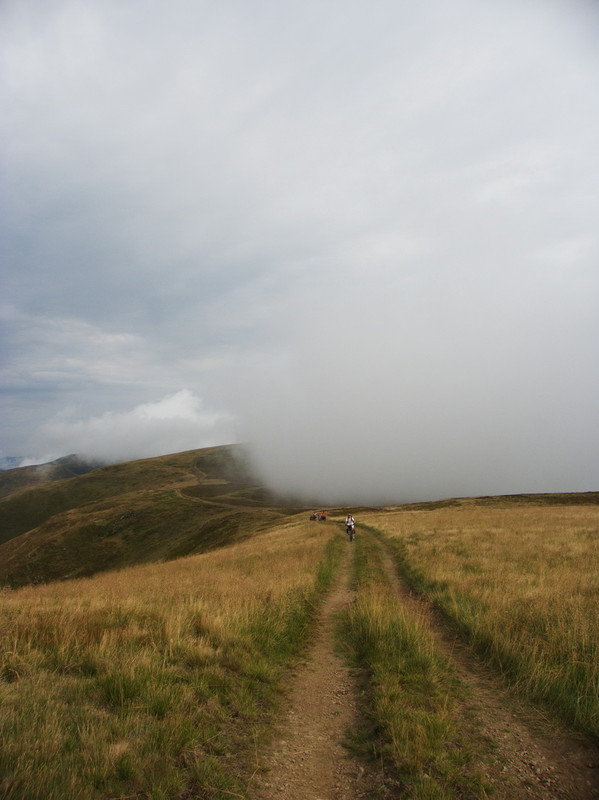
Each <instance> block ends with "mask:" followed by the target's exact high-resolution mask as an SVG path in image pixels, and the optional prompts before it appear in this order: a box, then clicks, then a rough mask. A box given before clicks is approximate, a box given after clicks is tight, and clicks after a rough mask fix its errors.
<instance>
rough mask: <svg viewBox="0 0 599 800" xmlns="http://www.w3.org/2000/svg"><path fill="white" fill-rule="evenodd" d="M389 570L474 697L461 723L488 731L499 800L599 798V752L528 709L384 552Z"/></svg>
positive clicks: (491, 769) (404, 600) (407, 604)
mask: <svg viewBox="0 0 599 800" xmlns="http://www.w3.org/2000/svg"><path fill="white" fill-rule="evenodd" d="M382 551H383V558H384V563H385V567H386V569H387V571H388V574H389V577H390V580H391V581H392V585H393V586H394V587H395V591H396V592H397V594H398V595H399V597H400V598H401V601H402V603H403V604H404V607H406V608H407V609H409V610H410V611H411V613H413V614H414V615H415V616H417V617H418V618H419V619H420V621H421V622H422V623H423V624H425V625H426V626H427V627H428V628H429V630H431V632H432V633H433V634H434V636H435V638H436V640H437V642H438V644H439V646H440V648H441V649H442V650H443V652H444V653H445V654H446V655H447V656H448V657H449V658H450V659H451V661H452V662H453V664H454V665H455V668H456V670H457V672H458V675H459V677H460V679H461V680H462V681H463V682H464V683H465V684H466V685H467V687H468V689H469V692H470V697H469V699H468V701H467V702H466V704H465V707H464V709H463V712H464V714H463V717H462V719H463V721H464V723H465V724H468V722H467V721H468V720H472V722H471V723H470V724H473V725H475V726H476V728H478V729H480V730H482V731H484V734H485V736H486V737H487V738H488V740H489V741H490V742H491V746H492V748H493V749H494V751H495V758H494V761H493V763H491V764H490V765H489V766H488V767H487V768H486V770H485V771H486V773H487V778H488V780H489V782H490V783H491V785H492V786H493V789H494V793H493V797H494V798H496V799H497V800H592V799H594V798H599V751H598V750H597V748H595V747H593V745H592V744H590V743H588V742H585V741H583V740H582V739H578V738H576V737H574V736H572V735H570V734H568V733H567V732H565V731H563V730H561V729H558V727H557V725H555V724H554V723H552V722H550V721H549V720H548V719H547V718H546V717H544V716H543V715H542V714H541V713H540V712H538V711H535V710H534V709H531V708H526V709H525V708H524V707H523V706H522V705H521V704H519V703H518V702H517V701H516V700H515V698H514V697H513V695H511V694H510V692H509V690H508V689H507V688H506V687H505V686H504V685H503V684H502V683H501V681H500V680H499V679H498V678H497V676H495V675H494V674H492V673H491V672H490V671H489V670H487V669H486V668H485V667H484V666H483V665H482V664H481V663H480V662H479V661H478V660H477V659H476V658H475V657H474V656H473V654H472V653H471V651H470V650H469V649H468V648H467V647H466V646H465V645H464V644H463V643H462V642H461V641H460V640H459V639H458V637H457V636H455V635H452V634H451V632H449V631H448V630H447V626H446V625H444V624H443V621H442V619H441V617H440V615H439V614H438V613H436V612H435V610H434V609H433V608H432V606H431V604H430V603H428V602H427V601H426V600H424V599H423V598H421V597H419V596H416V595H414V594H413V593H411V592H410V590H409V588H408V587H407V586H406V585H405V584H403V583H402V582H401V581H400V579H399V578H398V577H397V573H396V570H395V566H394V562H393V559H392V557H391V555H390V554H389V552H388V551H387V549H386V548H384V547H382Z"/></svg>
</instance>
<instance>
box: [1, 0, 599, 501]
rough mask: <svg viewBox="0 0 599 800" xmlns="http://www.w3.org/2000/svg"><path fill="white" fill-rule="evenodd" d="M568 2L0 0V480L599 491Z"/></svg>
mask: <svg viewBox="0 0 599 800" xmlns="http://www.w3.org/2000/svg"><path fill="white" fill-rule="evenodd" d="M598 45H599V6H598V5H597V4H596V3H595V2H593V1H592V0H452V2H451V3H448V2H447V1H446V0H422V2H419V3H413V2H408V0H368V2H366V0H343V2H341V1H340V0H327V1H326V2H322V0H319V2H315V1H314V0H301V2H300V0H288V1H287V2H284V3H281V2H274V1H273V0H252V2H251V3H249V2H247V0H246V1H245V2H241V1H240V0H222V1H221V2H219V3H208V2H203V1H202V0H171V2H170V3H169V4H167V5H165V4H164V3H162V2H157V0H128V2H122V0H3V3H2V4H1V5H0V59H1V60H0V79H1V87H0V88H1V91H2V106H3V108H4V113H3V115H2V120H3V121H2V123H1V128H0V152H1V156H2V187H3V188H2V190H1V191H2V209H1V222H0V243H1V247H2V264H3V269H2V275H3V277H2V287H1V295H0V297H1V299H0V314H1V319H2V362H1V375H0V379H1V389H2V400H1V407H0V411H1V416H2V422H1V427H0V456H19V457H22V458H23V462H22V463H24V464H25V463H36V462H41V461H47V460H50V459H52V458H56V457H59V456H62V455H66V454H69V453H74V452H77V453H80V454H82V455H87V456H93V457H96V458H101V459H104V460H106V461H107V462H110V461H122V460H129V459H133V458H143V457H150V456H153V455H161V454H163V453H167V452H179V451H182V450H187V449H192V448H196V447H205V446H211V445H215V444H226V443H232V442H244V443H249V445H250V447H251V449H252V454H253V458H254V462H255V465H256V468H257V470H258V472H259V474H260V476H261V477H262V478H263V479H264V480H265V481H266V482H267V483H268V484H269V485H270V486H271V487H272V488H274V489H275V490H277V491H280V492H284V493H288V494H294V495H296V496H298V497H305V498H315V499H319V500H322V502H330V503H333V502H343V503H350V502H353V503H382V502H409V501H414V500H423V499H437V498H440V497H449V496H471V495H480V494H500V493H519V492H554V491H588V490H598V489H599V423H598V421H597V420H598V416H599V415H598V413H597V410H598V407H599V369H598V367H599V357H598V351H599V347H598V346H599V224H598V223H599V148H598V147H597V142H599V91H598V87H599V83H598V82H599V46H598Z"/></svg>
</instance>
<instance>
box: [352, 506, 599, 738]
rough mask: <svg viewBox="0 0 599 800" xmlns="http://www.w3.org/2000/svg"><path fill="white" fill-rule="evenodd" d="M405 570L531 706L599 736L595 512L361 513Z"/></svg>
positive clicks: (598, 516)
mask: <svg viewBox="0 0 599 800" xmlns="http://www.w3.org/2000/svg"><path fill="white" fill-rule="evenodd" d="M363 521H365V522H368V523H369V524H370V525H373V526H374V527H376V528H377V529H379V530H380V531H382V532H383V533H385V534H386V535H387V536H389V537H391V539H392V540H393V541H395V542H396V543H397V545H398V546H399V550H400V554H401V558H402V560H403V566H404V571H405V572H406V574H407V575H408V576H409V577H410V580H411V581H412V582H413V584H414V585H415V586H416V587H417V588H418V589H419V590H421V591H424V592H426V593H427V594H428V595H430V596H431V597H432V598H433V599H434V600H435V602H436V603H438V604H439V605H440V606H441V607H442V608H443V610H444V611H445V612H446V613H447V614H448V615H449V616H450V617H451V618H452V619H453V620H454V621H455V622H456V623H457V624H458V625H459V627H460V628H461V629H462V630H463V631H464V632H465V634H466V635H467V636H468V637H469V639H470V640H471V641H472V642H473V643H474V644H475V646H477V648H478V649H479V650H480V651H481V652H482V653H483V654H484V655H485V657H487V658H488V659H489V660H490V661H491V662H492V663H494V665H495V666H496V667H498V668H499V669H500V670H501V671H502V672H503V673H504V674H505V675H506V676H507V677H509V678H510V680H512V681H513V682H514V683H516V684H517V685H518V686H519V687H520V689H521V690H522V691H523V692H525V693H526V694H527V695H528V696H530V697H532V698H533V699H535V700H538V701H542V702H544V703H548V704H550V705H551V706H552V707H553V708H554V709H555V710H557V711H558V712H559V713H560V714H562V715H563V716H565V717H566V718H567V719H568V720H569V721H570V722H573V723H574V724H576V725H577V726H578V727H580V728H582V729H583V730H585V731H587V732H591V733H594V734H598V733H599V700H598V696H599V616H598V609H599V603H598V600H599V546H598V543H599V507H597V506H551V507H543V506H528V507H527V506H519V507H517V508H509V507H507V508H499V507H498V508H476V507H475V506H474V507H473V506H468V505H465V506H463V507H450V508H442V509H437V510H433V511H425V510H417V511H406V510H402V511H399V510H397V511H393V510H388V511H384V512H377V513H372V514H368V515H366V514H364V515H363Z"/></svg>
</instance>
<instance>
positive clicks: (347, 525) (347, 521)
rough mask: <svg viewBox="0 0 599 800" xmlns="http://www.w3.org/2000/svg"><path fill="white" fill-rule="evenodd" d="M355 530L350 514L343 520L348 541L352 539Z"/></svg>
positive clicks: (354, 523) (353, 520) (354, 521)
mask: <svg viewBox="0 0 599 800" xmlns="http://www.w3.org/2000/svg"><path fill="white" fill-rule="evenodd" d="M355 530H356V520H355V519H354V518H353V516H352V515H351V514H348V515H347V517H346V518H345V532H346V533H347V535H348V536H349V538H350V541H351V540H352V539H353V538H354V533H355Z"/></svg>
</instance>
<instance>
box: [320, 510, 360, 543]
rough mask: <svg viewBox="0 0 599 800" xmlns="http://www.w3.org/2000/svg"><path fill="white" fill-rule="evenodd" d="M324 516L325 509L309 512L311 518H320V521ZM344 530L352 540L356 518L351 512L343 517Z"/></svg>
mask: <svg viewBox="0 0 599 800" xmlns="http://www.w3.org/2000/svg"><path fill="white" fill-rule="evenodd" d="M326 518H327V512H326V511H313V512H312V513H311V514H310V519H311V520H316V519H317V520H320V521H321V522H324V521H325V520H326ZM345 532H346V533H347V535H348V536H349V540H350V542H352V541H353V539H354V535H355V533H356V519H355V517H354V516H353V514H348V515H347V517H346V518H345Z"/></svg>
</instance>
